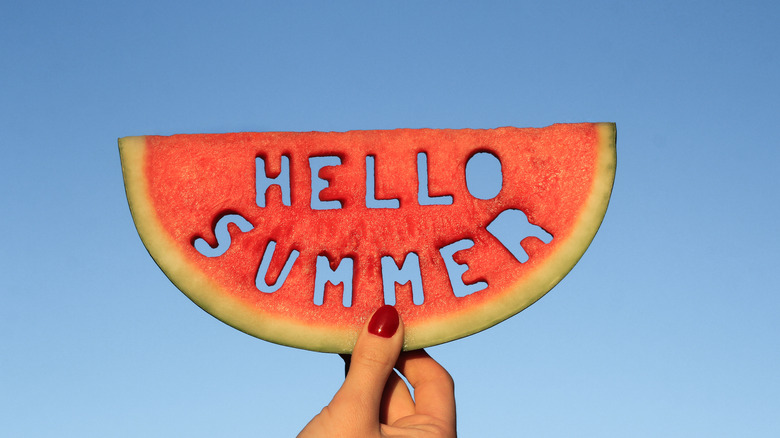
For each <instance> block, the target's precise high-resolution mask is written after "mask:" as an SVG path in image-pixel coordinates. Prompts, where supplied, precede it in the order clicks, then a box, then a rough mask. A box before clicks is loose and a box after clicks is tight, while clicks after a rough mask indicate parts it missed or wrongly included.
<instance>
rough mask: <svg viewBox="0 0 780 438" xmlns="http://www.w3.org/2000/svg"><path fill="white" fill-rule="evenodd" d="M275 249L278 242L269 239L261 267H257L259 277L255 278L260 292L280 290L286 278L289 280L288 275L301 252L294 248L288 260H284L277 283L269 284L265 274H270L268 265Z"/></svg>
mask: <svg viewBox="0 0 780 438" xmlns="http://www.w3.org/2000/svg"><path fill="white" fill-rule="evenodd" d="M274 249H276V242H274V241H273V240H269V241H268V246H266V247H265V252H264V253H263V259H262V260H261V261H260V267H259V268H257V277H256V278H255V286H256V287H257V289H259V290H260V292H265V293H269V294H270V293H273V292H276V291H278V290H279V289H280V288H281V287H282V285H283V284H284V280H287V275H289V274H290V270H291V269H292V267H293V264H294V263H295V260H296V259H297V258H298V254H300V252H298V251H296V250H292V252H290V256H289V257H288V258H287V261H286V262H284V267H283V268H282V272H280V273H279V277H277V279H276V283H274V284H271V285H269V284H268V282H267V281H266V279H265V276H266V275H268V267H269V266H270V265H271V259H272V258H273V256H274Z"/></svg>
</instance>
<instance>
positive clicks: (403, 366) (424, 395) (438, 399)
mask: <svg viewBox="0 0 780 438" xmlns="http://www.w3.org/2000/svg"><path fill="white" fill-rule="evenodd" d="M396 368H397V369H398V370H399V371H400V372H401V373H402V374H403V375H404V376H405V377H406V379H407V380H409V384H411V385H412V387H413V388H414V402H415V409H416V413H417V414H423V415H430V416H432V417H435V418H438V419H440V420H442V421H445V422H446V423H448V424H450V425H452V426H453V430H454V426H455V384H454V382H453V381H452V377H451V376H450V374H449V373H448V372H447V370H445V369H444V367H442V366H441V365H439V363H438V362H436V361H435V360H433V358H431V357H430V356H429V355H428V353H426V352H425V351H424V350H416V351H410V352H406V353H403V354H401V356H400V358H399V359H398V364H397V365H396Z"/></svg>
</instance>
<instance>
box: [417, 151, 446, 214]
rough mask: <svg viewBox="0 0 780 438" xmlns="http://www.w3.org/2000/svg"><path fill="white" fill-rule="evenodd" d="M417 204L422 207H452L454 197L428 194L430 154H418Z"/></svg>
mask: <svg viewBox="0 0 780 438" xmlns="http://www.w3.org/2000/svg"><path fill="white" fill-rule="evenodd" d="M417 202H418V203H419V204H420V205H451V204H452V195H442V196H434V197H431V196H430V195H429V192H428V154H426V153H425V152H420V153H418V154H417Z"/></svg>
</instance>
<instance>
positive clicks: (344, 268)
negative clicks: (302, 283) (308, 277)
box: [314, 256, 353, 307]
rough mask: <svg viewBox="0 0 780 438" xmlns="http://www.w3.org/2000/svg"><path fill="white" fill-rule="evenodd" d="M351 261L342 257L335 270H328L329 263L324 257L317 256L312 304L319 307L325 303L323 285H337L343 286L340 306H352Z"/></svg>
mask: <svg viewBox="0 0 780 438" xmlns="http://www.w3.org/2000/svg"><path fill="white" fill-rule="evenodd" d="M352 266H353V261H352V259H351V258H349V257H344V258H343V259H341V261H340V262H339V267H338V268H336V270H335V271H334V270H332V269H330V262H329V261H328V257H326V256H317V265H316V274H315V275H314V304H316V305H317V306H321V305H322V303H323V302H324V301H325V283H328V282H330V284H332V285H334V286H335V285H337V284H339V283H341V284H343V285H344V293H343V294H342V295H341V304H342V305H343V306H344V307H351V306H352V275H353V269H352Z"/></svg>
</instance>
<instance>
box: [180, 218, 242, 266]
mask: <svg viewBox="0 0 780 438" xmlns="http://www.w3.org/2000/svg"><path fill="white" fill-rule="evenodd" d="M229 224H236V225H238V229H239V230H241V231H242V232H244V233H246V232H247V231H250V230H252V229H253V228H254V226H253V225H252V224H251V223H249V221H248V220H246V219H244V217H243V216H241V215H240V214H226V215H224V216H222V217H221V218H219V220H218V221H217V225H216V226H214V236H215V237H216V238H217V246H216V248H215V247H213V246H211V245H209V244H208V242H206V241H205V240H204V239H203V238H200V237H198V238H196V239H195V241H194V242H192V245H193V246H194V247H195V249H196V250H198V252H199V253H201V254H203V255H204V256H206V257H219V256H221V255H222V254H224V253H225V251H227V250H228V248H230V233H229V232H228V225H229Z"/></svg>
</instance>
